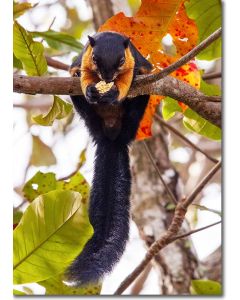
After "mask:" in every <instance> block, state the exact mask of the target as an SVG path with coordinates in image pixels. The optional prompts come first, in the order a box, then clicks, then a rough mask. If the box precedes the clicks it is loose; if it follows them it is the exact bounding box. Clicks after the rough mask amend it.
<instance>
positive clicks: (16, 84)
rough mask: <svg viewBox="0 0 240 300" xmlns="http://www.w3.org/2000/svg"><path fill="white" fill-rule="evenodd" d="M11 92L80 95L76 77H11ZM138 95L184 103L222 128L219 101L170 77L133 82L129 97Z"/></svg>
mask: <svg viewBox="0 0 240 300" xmlns="http://www.w3.org/2000/svg"><path fill="white" fill-rule="evenodd" d="M13 90H14V92H16V93H24V94H32V95H35V94H53V95H82V91H81V87H80V84H79V78H77V77H37V76H35V77H28V76H23V75H16V74H15V75H13ZM138 95H162V96H169V97H172V98H173V99H176V100H178V101H181V102H183V103H184V104H186V105H188V106H189V107H190V108H191V109H193V110H194V111H195V112H197V113H198V114H199V115H200V116H202V117H203V118H205V119H206V120H208V121H210V122H211V123H213V124H214V125H216V126H218V127H221V103H219V102H218V101H220V100H221V97H218V96H206V95H204V94H203V93H202V92H200V91H198V90H196V89H195V88H193V87H192V86H190V85H189V84H186V83H184V82H183V81H181V80H178V79H176V78H174V77H171V76H166V77H164V78H162V79H161V80H159V81H157V82H154V83H151V84H148V85H142V84H141V83H138V82H136V83H135V82H134V84H133V86H132V87H131V89H130V91H129V95H128V96H129V97H136V96H138Z"/></svg>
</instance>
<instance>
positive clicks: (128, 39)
mask: <svg viewBox="0 0 240 300" xmlns="http://www.w3.org/2000/svg"><path fill="white" fill-rule="evenodd" d="M129 43H130V38H126V39H125V40H124V42H123V45H124V47H125V48H127V47H128V45H129Z"/></svg>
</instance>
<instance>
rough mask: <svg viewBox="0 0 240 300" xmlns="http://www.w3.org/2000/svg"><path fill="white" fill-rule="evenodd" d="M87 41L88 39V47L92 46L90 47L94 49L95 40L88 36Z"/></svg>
mask: <svg viewBox="0 0 240 300" xmlns="http://www.w3.org/2000/svg"><path fill="white" fill-rule="evenodd" d="M88 39H89V43H90V45H91V46H92V47H94V45H95V43H96V42H95V40H94V38H93V37H92V36H90V35H88Z"/></svg>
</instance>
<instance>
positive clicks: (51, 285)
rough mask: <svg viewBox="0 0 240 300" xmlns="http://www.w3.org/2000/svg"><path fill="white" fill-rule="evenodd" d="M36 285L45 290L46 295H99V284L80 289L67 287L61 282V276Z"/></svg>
mask: <svg viewBox="0 0 240 300" xmlns="http://www.w3.org/2000/svg"><path fill="white" fill-rule="evenodd" d="M38 284H40V285H42V286H44V287H45V288H46V295H99V294H100V292H101V285H100V284H99V285H96V284H95V285H89V286H86V287H81V288H77V287H73V286H67V285H66V284H64V282H63V279H62V275H57V276H55V277H52V278H49V279H47V280H44V281H41V282H38Z"/></svg>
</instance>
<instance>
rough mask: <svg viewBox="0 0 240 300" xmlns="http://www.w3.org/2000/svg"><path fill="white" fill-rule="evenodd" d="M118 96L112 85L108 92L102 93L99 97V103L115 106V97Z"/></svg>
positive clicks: (116, 101) (115, 88)
mask: <svg viewBox="0 0 240 300" xmlns="http://www.w3.org/2000/svg"><path fill="white" fill-rule="evenodd" d="M118 95H119V92H118V89H117V87H116V86H115V85H114V86H113V87H112V88H111V89H110V90H109V91H107V92H106V93H104V94H103V95H102V97H101V100H100V101H101V102H103V103H109V104H117V103H118V100H117V97H118Z"/></svg>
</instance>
